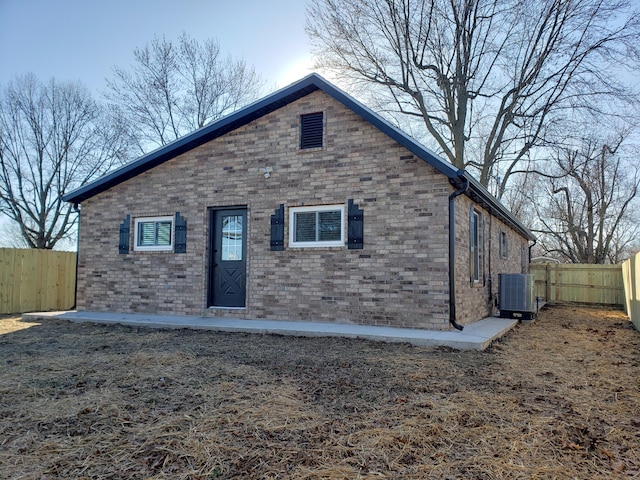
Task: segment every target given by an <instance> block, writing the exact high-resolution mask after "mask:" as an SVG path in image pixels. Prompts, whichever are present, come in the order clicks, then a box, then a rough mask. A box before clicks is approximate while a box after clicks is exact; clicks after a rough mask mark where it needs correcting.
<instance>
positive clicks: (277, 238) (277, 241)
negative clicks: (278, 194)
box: [271, 203, 284, 252]
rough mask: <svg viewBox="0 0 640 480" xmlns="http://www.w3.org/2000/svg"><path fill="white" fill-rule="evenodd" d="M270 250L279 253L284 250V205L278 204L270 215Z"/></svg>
mask: <svg viewBox="0 0 640 480" xmlns="http://www.w3.org/2000/svg"><path fill="white" fill-rule="evenodd" d="M271 250H272V251H274V252H281V251H282V250H284V204H282V203H281V204H280V207H279V208H276V210H275V212H274V214H273V215H271Z"/></svg>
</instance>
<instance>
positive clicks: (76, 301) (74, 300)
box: [71, 203, 80, 310]
mask: <svg viewBox="0 0 640 480" xmlns="http://www.w3.org/2000/svg"><path fill="white" fill-rule="evenodd" d="M73 210H74V211H75V212H76V213H77V214H78V233H77V237H76V281H75V284H74V289H73V306H72V307H71V310H75V309H76V308H77V304H78V258H79V257H78V254H79V253H80V208H79V206H78V204H77V203H74V204H73Z"/></svg>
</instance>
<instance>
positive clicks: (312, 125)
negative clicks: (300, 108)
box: [300, 112, 323, 149]
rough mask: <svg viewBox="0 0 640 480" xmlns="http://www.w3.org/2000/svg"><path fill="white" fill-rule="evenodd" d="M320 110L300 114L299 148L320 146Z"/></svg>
mask: <svg viewBox="0 0 640 480" xmlns="http://www.w3.org/2000/svg"><path fill="white" fill-rule="evenodd" d="M322 123H323V114H322V112H317V113H309V114H307V115H301V116H300V148H301V149H305V148H321V147H322V133H323V131H322V130H323V128H322Z"/></svg>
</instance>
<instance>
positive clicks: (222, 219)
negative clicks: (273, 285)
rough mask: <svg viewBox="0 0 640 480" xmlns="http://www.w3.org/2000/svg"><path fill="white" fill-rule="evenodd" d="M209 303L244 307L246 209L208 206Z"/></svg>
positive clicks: (217, 305) (218, 305)
mask: <svg viewBox="0 0 640 480" xmlns="http://www.w3.org/2000/svg"><path fill="white" fill-rule="evenodd" d="M209 231H210V232H211V244H210V246H211V249H210V252H211V253H210V255H209V295H208V297H209V306H212V307H244V306H245V305H246V304H245V302H246V300H245V297H246V284H247V281H246V280H247V279H246V277H247V252H246V250H247V235H246V232H247V209H246V208H236V209H233V210H231V209H229V210H212V211H211V217H210V230H209Z"/></svg>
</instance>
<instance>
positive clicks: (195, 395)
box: [0, 307, 640, 480]
mask: <svg viewBox="0 0 640 480" xmlns="http://www.w3.org/2000/svg"><path fill="white" fill-rule="evenodd" d="M25 327H28V328H25ZM0 477H2V478H11V479H22V478H25V479H38V480H47V479H54V478H76V479H85V478H86V479H122V478H135V479H192V480H196V479H214V478H246V479H276V478H290V479H305V478H308V479H342V478H344V479H357V478H361V479H383V478H397V479H428V478H433V479H458V478H464V479H506V478H508V479H536V478H537V479H554V478H557V479H573V478H575V479H587V478H589V479H612V478H624V479H628V478H640V333H638V332H636V331H635V330H633V328H632V326H631V323H630V322H629V321H627V319H626V317H625V316H624V315H623V314H622V313H621V312H617V311H609V310H600V309H586V308H572V307H554V308H550V309H547V310H545V311H543V312H541V314H540V318H539V319H538V321H536V322H535V323H534V324H532V325H523V326H519V327H518V328H516V329H515V330H514V331H512V332H511V333H510V334H509V335H507V336H506V337H505V338H504V339H502V340H501V341H499V342H497V343H496V344H494V346H493V347H491V348H490V349H489V350H487V351H485V352H461V351H455V350H451V349H444V348H423V347H413V346H410V345H404V344H384V343H374V342H369V341H359V340H349V339H336V338H326V339H319V338H310V339H305V338H292V337H283V336H272V335H267V336H265V335H249V334H225V333H214V332H205V331H189V330H150V329H144V328H130V327H122V326H103V325H93V324H73V323H67V322H64V321H56V320H52V321H48V322H46V323H43V324H41V325H37V324H35V325H34V324H31V325H29V324H24V323H22V322H21V321H20V320H19V319H15V318H6V317H5V318H3V319H1V320H0Z"/></svg>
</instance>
